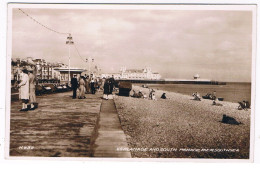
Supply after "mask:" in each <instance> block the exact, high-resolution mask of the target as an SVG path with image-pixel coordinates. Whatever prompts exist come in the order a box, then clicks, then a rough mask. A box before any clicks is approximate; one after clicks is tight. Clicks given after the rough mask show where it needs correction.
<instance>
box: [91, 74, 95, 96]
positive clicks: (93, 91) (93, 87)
mask: <svg viewBox="0 0 260 169" xmlns="http://www.w3.org/2000/svg"><path fill="white" fill-rule="evenodd" d="M90 88H91V93H92V94H95V93H96V89H95V80H94V78H93V77H92V78H91V81H90Z"/></svg>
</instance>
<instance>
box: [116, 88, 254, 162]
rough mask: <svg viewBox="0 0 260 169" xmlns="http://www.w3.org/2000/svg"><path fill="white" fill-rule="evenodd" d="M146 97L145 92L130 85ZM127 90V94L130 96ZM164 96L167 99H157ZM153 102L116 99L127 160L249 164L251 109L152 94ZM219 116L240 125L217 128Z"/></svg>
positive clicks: (232, 104)
mask: <svg viewBox="0 0 260 169" xmlns="http://www.w3.org/2000/svg"><path fill="white" fill-rule="evenodd" d="M133 90H136V91H139V90H142V92H143V93H145V94H146V95H147V96H148V93H149V92H148V90H149V89H148V88H142V87H140V86H137V85H135V86H133V89H132V91H133ZM132 91H131V93H130V94H132ZM162 93H166V96H167V99H160V96H161V95H162ZM155 96H156V98H157V100H149V99H141V98H133V97H123V96H117V97H115V99H114V100H115V104H116V108H117V111H118V114H119V118H120V121H121V125H122V128H123V130H124V132H125V134H126V138H127V142H128V145H129V148H130V149H131V148H132V149H131V150H132V151H131V155H132V157H139V158H220V159H222V158H227V159H228V158H230V159H231V158H232V159H248V158H249V145H250V114H251V110H250V109H249V110H247V111H246V110H238V109H237V107H238V103H232V102H227V101H222V102H220V101H217V103H221V104H222V105H223V106H215V105H212V100H206V99H202V100H201V101H196V100H193V97H192V96H191V95H184V94H180V93H175V92H169V91H164V90H158V89H155ZM223 114H226V115H227V116H231V117H233V118H235V119H236V120H237V121H238V122H241V123H242V124H240V125H231V124H224V123H221V120H222V116H223Z"/></svg>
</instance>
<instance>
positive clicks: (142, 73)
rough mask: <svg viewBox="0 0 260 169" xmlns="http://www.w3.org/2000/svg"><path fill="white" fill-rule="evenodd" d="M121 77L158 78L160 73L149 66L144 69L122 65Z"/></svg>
mask: <svg viewBox="0 0 260 169" xmlns="http://www.w3.org/2000/svg"><path fill="white" fill-rule="evenodd" d="M120 72H121V79H131V80H160V79H161V75H160V74H159V73H157V72H152V69H151V68H150V67H146V68H144V69H126V67H122V68H121V69H120Z"/></svg>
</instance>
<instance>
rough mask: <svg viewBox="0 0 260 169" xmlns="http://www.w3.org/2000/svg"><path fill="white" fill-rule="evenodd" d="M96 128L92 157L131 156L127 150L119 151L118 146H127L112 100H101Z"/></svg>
mask: <svg viewBox="0 0 260 169" xmlns="http://www.w3.org/2000/svg"><path fill="white" fill-rule="evenodd" d="M98 126H99V128H98V129H97V138H96V140H95V142H94V146H93V149H94V150H93V156H94V157H111V158H112V157H118V158H131V153H130V152H129V151H119V150H118V148H119V147H124V148H128V144H127V141H126V136H125V134H124V131H123V130H122V127H121V124H120V121H119V117H118V114H117V110H116V107H115V103H114V100H103V101H102V104H101V112H100V119H99V124H98Z"/></svg>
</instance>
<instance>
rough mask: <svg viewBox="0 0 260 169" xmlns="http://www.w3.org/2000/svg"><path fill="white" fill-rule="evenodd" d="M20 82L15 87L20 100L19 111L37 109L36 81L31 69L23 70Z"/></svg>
mask: <svg viewBox="0 0 260 169" xmlns="http://www.w3.org/2000/svg"><path fill="white" fill-rule="evenodd" d="M20 79H21V82H20V83H19V84H18V85H17V86H16V87H17V88H19V99H21V100H22V109H21V110H20V111H28V110H34V109H36V108H37V103H36V95H35V86H36V79H35V76H34V74H33V69H31V68H29V69H23V70H22V72H21V74H20Z"/></svg>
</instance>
